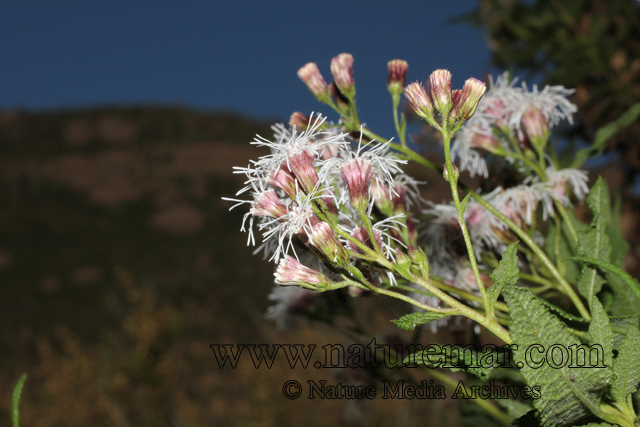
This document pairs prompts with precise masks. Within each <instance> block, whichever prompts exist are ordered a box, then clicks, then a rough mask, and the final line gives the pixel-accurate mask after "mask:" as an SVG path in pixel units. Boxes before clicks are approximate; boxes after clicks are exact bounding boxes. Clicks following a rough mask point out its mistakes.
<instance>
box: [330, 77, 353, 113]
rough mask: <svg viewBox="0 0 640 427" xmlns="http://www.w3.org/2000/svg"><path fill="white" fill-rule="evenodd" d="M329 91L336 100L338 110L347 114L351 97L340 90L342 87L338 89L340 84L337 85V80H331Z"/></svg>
mask: <svg viewBox="0 0 640 427" xmlns="http://www.w3.org/2000/svg"><path fill="white" fill-rule="evenodd" d="M329 91H330V92H331V95H332V96H333V99H334V100H335V102H336V106H337V107H338V111H339V112H340V113H341V114H346V113H347V112H348V110H349V99H348V98H347V97H346V96H344V94H343V93H342V92H340V89H338V86H336V82H331V84H330V85H329Z"/></svg>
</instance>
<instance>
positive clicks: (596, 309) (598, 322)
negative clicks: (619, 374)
mask: <svg viewBox="0 0 640 427" xmlns="http://www.w3.org/2000/svg"><path fill="white" fill-rule="evenodd" d="M591 316H592V317H591V323H590V324H589V344H591V346H593V345H594V344H598V345H601V346H602V349H603V350H604V351H603V352H604V365H605V366H607V367H611V366H612V365H613V332H612V331H611V325H610V324H609V317H608V316H607V313H606V312H605V311H604V308H603V307H602V304H600V301H598V298H594V299H593V303H592V304H591ZM606 372H607V375H608V376H607V377H606V380H604V381H606V382H609V380H610V379H611V372H612V371H611V369H607V370H606Z"/></svg>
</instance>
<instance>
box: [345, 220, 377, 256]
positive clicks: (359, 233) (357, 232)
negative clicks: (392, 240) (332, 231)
mask: <svg viewBox="0 0 640 427" xmlns="http://www.w3.org/2000/svg"><path fill="white" fill-rule="evenodd" d="M352 236H353V237H355V238H356V240H358V241H360V242H362V243H364V244H365V245H366V246H367V247H368V248H370V249H373V244H372V243H371V239H370V238H369V233H367V229H366V228H365V226H364V225H363V226H361V227H357V228H354V229H353V231H352ZM373 236H374V237H375V239H376V243H377V244H378V247H379V248H381V247H382V233H381V232H380V230H376V229H373ZM347 245H348V246H349V249H351V251H353V252H356V253H359V254H363V253H364V251H363V250H362V249H360V248H359V247H358V245H356V244H355V243H353V242H351V241H348V242H347Z"/></svg>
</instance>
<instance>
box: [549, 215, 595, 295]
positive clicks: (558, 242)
mask: <svg viewBox="0 0 640 427" xmlns="http://www.w3.org/2000/svg"><path fill="white" fill-rule="evenodd" d="M567 216H568V218H569V221H570V222H571V224H572V225H573V228H574V230H575V231H576V232H577V233H580V232H581V231H584V230H587V229H588V228H589V226H588V225H587V224H585V223H583V222H582V221H580V220H579V219H578V218H576V215H575V213H574V212H573V210H571V209H568V210H567ZM572 242H573V240H572V237H571V234H570V232H569V225H568V224H567V223H566V222H565V221H563V222H562V229H561V231H560V233H559V234H558V232H557V230H556V226H555V224H553V223H549V230H548V232H547V237H546V238H545V244H544V245H545V246H544V249H545V252H546V253H547V254H548V255H549V258H550V259H551V261H552V262H553V263H554V264H562V268H563V270H564V271H561V273H563V275H564V277H565V279H567V281H568V282H570V283H575V282H576V281H577V279H578V277H579V276H580V268H579V266H578V264H576V263H575V262H573V261H566V258H569V257H571V256H574V255H576V253H575V245H574V244H573V243H572Z"/></svg>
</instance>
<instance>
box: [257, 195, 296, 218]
mask: <svg viewBox="0 0 640 427" xmlns="http://www.w3.org/2000/svg"><path fill="white" fill-rule="evenodd" d="M250 212H251V215H253V216H270V217H273V218H280V217H283V216H284V215H286V214H287V207H286V206H285V205H284V204H283V203H282V202H281V201H280V199H279V198H278V195H277V194H276V192H275V191H273V190H267V191H263V192H261V193H256V194H254V196H253V202H252V203H251V210H250Z"/></svg>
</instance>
